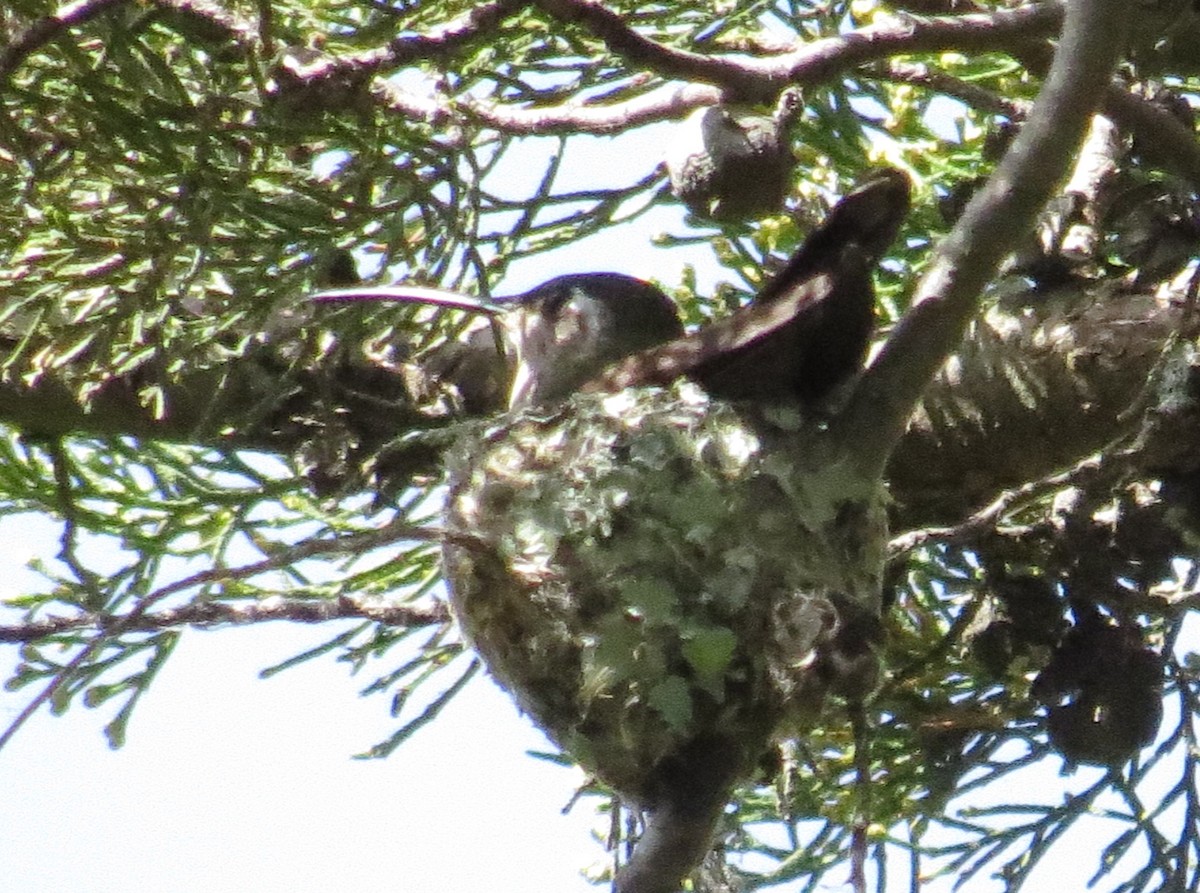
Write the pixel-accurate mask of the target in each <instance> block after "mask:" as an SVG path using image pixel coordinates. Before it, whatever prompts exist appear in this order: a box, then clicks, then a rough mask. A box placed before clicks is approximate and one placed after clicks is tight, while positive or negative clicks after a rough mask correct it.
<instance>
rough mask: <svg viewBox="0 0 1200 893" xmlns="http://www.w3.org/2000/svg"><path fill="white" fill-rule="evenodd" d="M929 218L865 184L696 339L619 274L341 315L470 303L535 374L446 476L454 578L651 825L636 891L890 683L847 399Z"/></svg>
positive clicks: (503, 656) (410, 292)
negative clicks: (815, 731)
mask: <svg viewBox="0 0 1200 893" xmlns="http://www.w3.org/2000/svg"><path fill="white" fill-rule="evenodd" d="M908 196H909V184H908V180H907V178H906V177H905V176H904V175H903V174H901V173H899V172H897V171H890V170H889V171H885V172H884V173H882V174H881V175H879V176H878V177H876V178H874V179H872V180H870V181H868V182H866V183H865V184H864V185H862V186H860V187H859V188H858V189H856V190H854V191H853V192H852V193H850V194H849V195H847V196H846V197H845V198H844V199H843V200H842V201H841V202H839V203H838V204H837V205H836V206H835V207H834V208H833V209H832V210H831V211H830V213H829V215H828V217H827V218H826V220H825V221H824V222H823V223H822V224H821V225H820V226H818V227H817V228H816V230H814V231H813V233H812V234H811V235H810V236H809V237H808V239H807V241H806V242H805V243H804V245H803V246H802V247H801V248H800V249H799V250H798V251H797V252H796V254H795V255H794V256H793V257H792V258H791V259H790V261H789V262H788V263H787V264H786V266H785V267H784V268H783V269H782V270H781V271H780V272H779V273H778V274H777V275H776V276H775V277H774V278H773V279H772V280H771V281H770V282H769V283H768V284H767V285H766V287H765V288H764V289H763V290H762V292H761V293H760V294H759V295H758V296H757V297H756V298H755V300H754V301H753V302H752V303H750V304H749V305H747V306H746V307H743V308H741V309H740V310H738V311H736V312H734V313H733V314H731V315H730V316H728V317H726V318H725V319H722V320H719V321H717V322H713V323H711V324H709V325H707V326H705V327H703V328H701V329H699V330H698V331H696V332H693V333H687V334H685V333H684V332H683V330H682V328H681V326H680V323H679V320H678V315H677V313H676V311H675V307H674V305H673V304H672V302H671V301H670V300H669V299H668V298H667V297H666V296H665V295H663V294H662V293H661V292H660V291H658V290H657V289H655V288H654V287H652V286H650V285H648V284H647V283H644V282H641V281H639V280H636V279H632V278H630V277H626V276H620V275H617V274H583V275H575V276H561V277H558V278H556V279H552V280H550V281H549V282H547V283H545V284H543V285H541V286H538V287H537V288H535V289H533V290H531V291H529V292H526V293H524V294H522V295H518V296H515V297H513V298H509V299H504V300H501V301H498V302H495V303H488V302H480V301H476V300H474V299H469V298H465V297H464V296H461V295H450V294H447V293H445V292H440V291H436V290H425V289H411V288H405V287H397V288H391V289H370V288H367V289H361V288H360V289H348V290H339V291H333V292H326V293H323V294H322V295H320V296H319V297H321V298H322V299H325V300H347V299H398V300H416V301H421V302H434V303H443V304H451V305H453V306H470V307H471V308H473V309H476V310H479V311H481V312H485V313H488V314H490V315H491V316H493V317H494V318H495V320H496V323H497V325H498V328H499V333H500V339H499V340H500V341H502V342H503V343H504V345H505V349H506V350H508V351H510V352H511V354H512V355H513V356H514V357H515V366H516V371H515V374H514V377H513V386H512V391H511V399H510V411H509V412H508V413H506V414H504V415H502V416H499V417H497V418H494V419H490V420H488V421H487V422H483V423H480V424H479V425H478V426H477V427H476V428H475V429H474V430H473V431H472V432H471V433H470V434H467V435H465V436H464V437H462V438H461V440H460V442H459V443H458V444H457V446H456V447H455V448H454V449H452V450H451V452H450V454H449V455H448V457H447V476H448V499H447V508H446V526H447V529H448V530H449V531H450V532H451V533H452V534H453V536H451V537H450V538H449V539H448V542H447V545H446V547H445V552H444V557H445V574H446V577H447V580H448V582H449V584H450V592H451V600H452V604H453V607H454V610H455V613H456V616H457V618H458V620H459V622H460V624H461V626H462V629H463V631H464V633H465V634H466V636H467V637H468V639H469V640H470V641H471V643H472V645H473V646H474V647H475V649H476V650H477V651H478V652H479V653H480V655H482V657H483V659H484V661H485V662H486V663H487V665H488V667H489V669H490V670H491V672H492V674H493V675H494V676H495V678H496V679H497V680H498V681H499V682H500V684H501V685H503V686H504V687H505V688H506V689H507V690H508V691H509V692H510V693H511V694H512V696H513V697H514V698H515V700H516V701H517V703H518V704H519V705H520V707H521V708H522V709H523V710H524V711H525V712H527V713H529V714H530V715H531V716H532V717H533V718H534V720H535V721H536V722H537V723H538V724H539V726H541V728H542V729H543V730H544V731H545V732H546V733H547V734H548V735H549V736H550V737H551V738H552V739H553V740H554V741H555V742H557V743H558V744H559V745H560V746H561V747H563V749H564V750H566V751H567V752H568V753H570V754H571V755H572V756H573V757H574V758H575V759H576V760H578V761H579V763H580V764H581V765H583V766H584V767H585V768H587V769H588V770H589V771H591V772H593V773H594V774H595V775H596V776H597V777H598V778H600V779H601V780H603V781H604V782H606V783H607V784H609V785H610V786H611V787H612V788H613V789H614V790H616V791H617V792H618V793H619V794H620V795H621V796H622V798H624V799H625V800H626V801H628V802H630V803H632V804H634V805H635V806H636V807H637V808H639V809H640V810H641V811H642V812H643V813H644V815H645V816H646V829H645V832H644V833H643V835H642V837H641V839H640V840H639V842H638V844H637V846H636V848H635V850H634V854H633V856H632V858H631V859H630V861H629V862H628V864H626V865H625V866H624V867H623V868H622V869H621V870H620V871H619V872H618V874H617V877H616V889H617V890H618V891H619V893H673V891H676V890H678V889H679V887H680V885H681V883H682V881H683V880H684V879H685V878H686V877H687V875H688V874H689V873H690V872H691V871H692V870H693V869H694V868H695V867H696V865H697V864H698V863H699V862H700V861H701V860H702V859H703V857H704V855H705V853H706V852H707V851H708V849H709V847H710V845H711V843H712V837H713V834H714V830H715V828H716V826H717V824H718V821H719V818H720V815H721V813H722V811H723V809H724V807H725V804H726V802H727V800H728V798H729V796H730V793H731V791H732V789H733V787H734V786H735V785H736V784H737V783H738V782H739V781H742V780H744V779H745V778H747V777H748V776H749V775H750V774H752V772H753V768H754V766H755V763H756V761H757V759H758V758H759V756H760V755H761V754H762V753H763V752H764V750H765V749H766V747H767V746H768V745H769V743H770V741H771V739H772V738H773V736H776V735H779V734H788V733H789V732H790V733H795V732H797V731H801V730H802V729H803V726H804V723H805V722H811V721H812V718H813V717H814V716H815V715H816V714H817V712H818V711H819V710H820V707H821V704H822V702H823V700H824V698H825V696H826V694H827V693H828V692H834V693H837V694H840V695H842V696H845V697H847V698H851V699H855V698H861V697H863V696H864V695H865V694H866V693H868V692H869V690H870V689H871V688H872V687H873V685H874V682H875V674H876V672H877V667H876V660H875V657H874V650H873V646H874V644H875V639H876V638H877V632H876V631H877V628H878V623H877V621H878V614H879V598H880V588H881V580H882V567H883V558H884V549H885V545H886V541H887V529H886V518H885V499H884V492H883V487H882V483H881V482H880V481H879V480H878V479H876V478H871V479H863V478H862V477H861V476H859V475H858V474H857V473H856V472H855V471H854V470H853V468H854V466H853V463H852V462H850V461H848V458H847V457H848V456H850V451H851V446H850V445H848V444H846V443H845V442H844V441H843V439H840V438H839V437H838V436H837V435H836V431H835V430H834V429H835V427H836V426H831V425H830V419H831V417H832V416H831V415H830V413H831V412H832V413H834V414H836V408H835V407H832V406H831V403H832V402H836V401H831V396H832V395H833V394H834V393H835V392H836V391H838V390H839V389H840V388H841V387H842V386H843V385H846V384H847V383H848V382H850V381H852V380H853V378H854V376H855V374H856V372H857V371H858V370H859V369H860V368H861V365H862V363H863V360H864V357H865V355H866V351H867V348H868V345H869V342H870V339H871V332H872V319H873V303H874V293H873V288H872V278H871V277H872V272H873V270H874V267H875V265H876V264H877V263H878V261H879V259H880V257H881V256H882V254H883V252H884V251H885V250H886V248H887V247H888V245H889V244H890V243H891V241H892V240H893V239H894V237H895V234H896V231H897V229H898V228H899V225H900V223H901V221H902V220H903V217H904V215H905V213H906V211H907V208H908Z"/></svg>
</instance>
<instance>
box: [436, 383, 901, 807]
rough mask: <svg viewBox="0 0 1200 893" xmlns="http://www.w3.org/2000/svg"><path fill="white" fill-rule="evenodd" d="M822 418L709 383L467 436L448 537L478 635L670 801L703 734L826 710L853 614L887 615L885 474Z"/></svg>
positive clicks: (606, 768)
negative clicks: (672, 784)
mask: <svg viewBox="0 0 1200 893" xmlns="http://www.w3.org/2000/svg"><path fill="white" fill-rule="evenodd" d="M822 438H825V439H826V440H827V439H828V437H827V435H825V434H824V433H823V430H822V426H821V425H819V424H816V423H813V422H805V421H804V420H803V419H802V418H801V417H799V416H798V415H797V414H796V413H795V412H794V411H787V412H779V411H777V410H772V411H764V410H762V409H754V408H744V407H740V408H735V407H733V406H731V405H728V404H723V403H718V402H714V401H710V400H709V399H708V398H707V397H706V396H705V395H704V394H703V393H702V392H701V391H699V390H698V389H697V388H695V387H693V386H691V385H688V384H686V383H682V384H679V385H676V386H675V387H673V388H670V389H666V390H660V389H632V390H628V391H624V392H621V393H619V394H612V395H579V396H576V397H573V398H572V399H571V400H570V401H569V402H567V403H566V404H564V405H563V406H562V407H560V408H559V409H558V410H556V411H554V412H552V413H547V412H545V411H542V412H536V411H527V412H523V413H518V414H515V415H513V416H509V417H506V418H505V419H503V420H502V421H501V422H500V423H499V424H498V425H494V426H492V427H490V428H488V429H486V430H483V431H480V432H478V433H476V434H475V435H474V436H470V437H467V438H464V440H463V442H462V443H460V445H459V446H458V447H457V448H456V450H455V452H454V454H453V456H452V459H451V463H450V494H449V502H448V510H447V513H448V525H449V527H450V529H451V530H452V531H453V532H454V533H455V534H458V535H459V536H460V537H461V536H466V537H469V538H471V539H472V540H473V541H474V542H475V543H477V545H476V546H474V547H471V548H465V547H463V546H461V545H451V546H449V547H448V548H447V554H446V558H447V576H448V578H449V580H450V584H451V592H452V600H453V605H454V608H455V611H456V613H457V615H458V617H459V620H460V622H461V624H462V627H463V629H464V630H465V632H466V634H467V636H468V637H469V638H470V640H471V641H472V643H473V644H474V645H475V647H476V648H477V650H478V651H479V652H480V653H481V654H482V656H483V657H484V659H485V660H486V662H487V664H488V666H489V667H490V669H491V671H492V673H493V674H494V675H495V676H496V678H497V679H498V680H499V681H500V683H501V684H502V685H504V686H505V687H506V688H507V689H508V690H509V691H510V692H511V693H512V694H513V696H514V697H515V698H516V700H517V701H518V703H519V704H520V706H521V707H522V708H523V709H524V710H526V711H528V712H529V713H530V714H531V715H532V716H533V717H534V719H535V720H536V721H537V722H538V723H539V725H541V726H542V728H543V729H544V730H545V731H546V732H547V734H548V735H549V736H550V737H551V738H552V739H554V740H555V741H556V742H557V743H558V744H559V745H560V746H562V747H563V748H564V749H565V750H567V751H568V752H570V753H571V754H572V755H573V756H574V757H575V758H576V759H577V760H579V761H580V763H581V764H582V765H584V766H585V767H587V768H588V769H590V770H591V771H593V772H595V773H596V774H597V776H599V777H600V778H602V779H603V780H604V781H606V782H608V783H609V784H611V785H612V786H613V787H614V788H616V789H617V790H619V791H621V792H622V793H623V794H625V795H627V796H630V797H632V798H634V799H636V800H639V801H640V802H642V803H644V804H647V805H652V804H653V802H654V800H655V798H656V796H657V786H658V785H659V784H660V783H661V778H660V776H661V773H662V771H663V770H662V767H663V766H664V765H666V764H668V763H669V762H670V761H671V759H672V758H673V757H676V756H677V755H678V754H680V753H682V752H683V751H684V750H685V749H686V748H687V747H688V745H689V744H692V743H694V742H697V741H700V740H708V739H711V738H713V737H720V738H722V739H724V740H730V741H736V742H739V747H741V748H742V749H743V750H744V754H743V758H744V762H745V764H746V765H747V766H748V765H749V764H750V762H751V761H753V760H754V759H755V758H756V757H757V756H758V754H759V753H760V752H761V750H762V748H763V747H764V746H765V744H766V742H767V739H768V738H769V737H770V736H771V734H773V732H774V731H775V729H776V728H777V727H778V726H779V725H780V724H781V723H782V722H783V721H784V720H786V719H788V718H789V716H794V715H796V714H797V713H798V712H804V713H807V714H811V713H812V711H813V710H814V709H817V708H819V706H820V702H821V700H822V699H823V697H824V692H825V690H826V688H827V687H828V685H829V684H830V683H835V682H836V680H832V679H830V678H829V670H828V667H829V666H832V665H835V664H836V661H834V662H833V664H830V662H829V661H827V660H825V658H826V657H827V655H826V654H825V652H828V651H830V650H831V649H833V648H834V647H835V644H836V641H837V634H838V632H839V630H844V629H845V628H846V625H847V622H848V620H849V619H850V618H847V616H846V614H847V612H848V611H849V612H851V613H854V614H856V615H872V616H873V615H876V614H877V613H878V609H879V608H878V598H879V586H880V577H881V568H882V559H883V548H884V545H885V543H886V528H885V521H884V511H883V505H884V499H883V493H882V489H881V486H880V485H879V484H878V482H872V481H854V480H852V479H847V476H846V473H845V472H844V471H843V470H842V469H843V467H844V466H843V465H842V464H841V463H839V462H838V460H837V454H836V453H834V454H833V455H832V456H831V457H830V456H826V457H824V458H822V459H817V458H815V457H818V456H821V455H822V454H823V452H827V451H828V450H827V447H828V444H826V443H824V442H823V441H822Z"/></svg>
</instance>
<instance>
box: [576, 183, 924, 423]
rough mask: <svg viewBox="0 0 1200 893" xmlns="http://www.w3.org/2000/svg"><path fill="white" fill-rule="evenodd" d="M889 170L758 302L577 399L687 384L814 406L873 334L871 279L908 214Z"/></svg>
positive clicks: (832, 218) (901, 188)
mask: <svg viewBox="0 0 1200 893" xmlns="http://www.w3.org/2000/svg"><path fill="white" fill-rule="evenodd" d="M908 203H909V182H908V178H907V177H906V176H905V175H904V174H903V173H901V172H900V171H896V170H888V171H886V172H885V173H883V174H882V175H880V176H879V177H876V178H874V179H872V180H870V181H869V182H867V183H865V184H864V185H862V186H860V187H859V188H857V189H856V190H854V191H853V192H851V193H850V194H849V195H847V196H846V197H845V198H844V199H842V201H840V202H839V203H838V204H837V205H836V206H834V208H833V210H831V211H830V213H829V215H828V217H826V219H825V220H824V222H822V224H821V225H820V226H819V227H818V228H817V229H816V230H814V231H813V232H812V233H811V234H810V235H809V237H808V238H807V239H806V240H805V242H804V244H803V245H801V246H800V248H799V249H798V250H797V251H796V253H795V254H794V255H793V256H792V257H791V259H790V260H789V261H788V263H787V265H786V266H785V267H784V268H783V270H781V271H780V272H779V274H778V275H776V276H775V277H774V278H773V279H772V280H771V281H770V282H768V283H767V284H766V286H764V287H763V290H762V291H761V292H760V293H759V294H758V296H757V297H756V298H755V300H754V301H753V302H752V303H750V304H747V305H746V306H745V307H742V308H741V309H739V310H737V311H735V312H734V313H733V314H731V315H730V316H728V317H726V318H725V319H722V320H718V321H717V322H714V323H711V324H709V325H707V326H705V327H703V328H702V329H700V330H698V331H696V332H693V333H692V334H689V335H685V336H683V337H680V338H676V339H674V340H672V341H669V342H667V343H665V344H662V345H659V346H657V347H653V348H650V349H649V350H644V351H641V352H639V353H636V354H633V355H632V356H629V357H626V358H625V359H624V360H621V361H619V362H617V363H615V364H614V365H612V366H610V367H608V369H606V370H605V371H604V372H603V373H602V374H601V375H599V376H597V377H596V378H594V379H592V380H591V381H590V382H589V383H588V384H587V385H585V386H584V388H583V389H584V390H588V391H609V390H621V389H623V388H628V387H636V386H642V385H667V384H670V383H671V382H672V381H674V380H675V379H677V378H681V377H686V378H690V379H692V380H693V381H695V382H697V383H698V384H699V385H700V386H701V387H703V388H704V389H705V390H706V391H707V392H708V393H709V394H711V395H712V396H714V397H718V398H721V399H725V400H764V399H794V398H799V399H800V400H802V401H804V402H806V403H815V402H817V401H819V400H820V399H821V398H823V397H825V396H826V395H827V394H828V393H829V392H830V391H831V390H832V389H833V388H834V387H836V386H837V385H838V384H840V383H842V382H843V381H845V380H846V379H848V378H849V377H850V376H851V375H853V374H854V373H855V372H857V371H858V370H859V369H860V368H861V366H862V363H863V360H864V359H865V358H866V352H867V348H868V347H869V345H870V341H871V333H872V330H873V328H874V304H875V292H874V288H873V285H872V280H871V274H872V271H873V270H874V268H875V265H876V264H877V263H878V261H879V258H880V257H881V256H882V254H883V252H884V251H885V250H886V249H887V247H888V245H890V244H891V242H892V240H893V239H894V238H895V235H896V232H897V230H898V229H899V227H900V223H901V222H902V221H903V219H904V216H905V214H906V213H907V211H908Z"/></svg>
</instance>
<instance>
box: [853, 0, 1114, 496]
mask: <svg viewBox="0 0 1200 893" xmlns="http://www.w3.org/2000/svg"><path fill="white" fill-rule="evenodd" d="M1127 22H1128V10H1127V8H1126V6H1125V4H1123V3H1122V2H1121V0H1073V2H1071V3H1070V4H1069V5H1068V7H1067V16H1066V20H1065V22H1064V25H1063V33H1062V37H1061V40H1060V42H1059V47H1058V51H1057V52H1056V53H1055V56H1054V62H1053V64H1052V65H1051V68H1050V73H1049V75H1048V77H1047V79H1046V83H1045V86H1044V87H1043V88H1042V92H1041V93H1040V94H1039V96H1038V98H1037V101H1036V102H1035V103H1034V107H1033V109H1032V110H1031V111H1030V114H1029V117H1028V118H1027V120H1026V122H1025V125H1024V127H1022V128H1021V131H1020V133H1018V135H1017V137H1016V139H1015V140H1014V141H1013V144H1012V146H1011V147H1010V148H1009V150H1008V152H1007V153H1006V154H1005V156H1004V158H1003V159H1001V161H1000V164H999V166H998V167H997V169H996V171H995V173H994V174H993V175H992V176H991V177H990V178H989V179H988V182H987V184H986V185H985V186H984V187H983V188H982V189H981V190H980V191H979V192H978V193H976V195H975V196H974V197H973V198H972V200H971V202H970V203H969V204H968V205H967V208H966V211H965V212H964V213H963V215H962V217H961V218H960V219H959V221H958V223H957V224H956V225H955V227H954V229H953V230H952V231H951V232H950V234H949V235H948V236H947V237H946V239H945V241H943V242H942V244H941V245H939V246H938V249H937V250H936V251H935V253H934V256H933V258H932V261H931V263H930V267H929V270H928V272H927V273H926V274H925V276H924V277H923V278H922V280H921V282H920V283H918V285H917V291H916V295H915V298H914V301H913V305H914V306H913V309H912V310H910V311H909V312H908V313H907V314H906V315H905V316H904V318H903V319H902V320H901V321H900V323H899V324H898V325H897V327H896V329H895V331H894V332H893V333H892V335H891V337H890V338H889V339H888V340H887V342H886V343H885V344H884V346H883V349H882V351H881V352H880V354H879V356H878V357H877V358H876V360H875V362H874V363H872V365H871V367H870V369H868V370H867V372H866V374H865V375H864V376H863V379H862V381H861V383H860V387H859V388H858V389H857V390H856V392H855V394H854V396H853V397H852V400H851V403H850V405H849V406H848V407H847V409H846V412H845V413H844V415H843V416H842V417H841V419H840V424H842V425H845V426H846V428H847V431H846V433H845V440H844V441H843V442H846V443H850V442H853V443H855V444H856V457H855V461H856V462H858V463H859V464H860V467H861V469H862V470H863V472H864V473H865V474H868V475H876V474H880V473H882V471H883V466H884V464H885V463H886V461H887V457H888V454H889V453H890V452H891V449H892V447H893V446H894V445H895V443H896V442H897V441H898V440H899V439H900V436H901V434H902V433H903V431H904V428H905V426H906V425H907V423H908V420H909V418H910V417H911V415H912V411H913V408H914V407H915V406H916V404H917V401H918V400H919V399H920V397H921V393H922V392H923V391H924V390H925V388H926V387H927V385H928V384H929V381H930V380H931V379H932V378H933V376H934V374H935V373H936V372H937V370H938V369H939V367H941V366H942V364H943V363H944V362H945V361H946V358H947V357H949V356H950V354H951V353H952V352H953V351H954V350H955V349H956V348H957V347H958V345H959V343H960V342H961V340H962V337H963V333H964V331H965V330H966V327H967V323H968V322H969V321H970V319H971V318H972V317H973V316H974V315H975V313H976V310H977V308H978V304H979V296H980V294H981V293H982V291H983V288H984V286H985V285H986V284H987V282H988V281H989V280H990V279H991V278H992V276H993V275H994V274H995V272H996V270H997V268H998V267H999V264H1000V261H1001V260H1002V259H1003V258H1004V256H1005V255H1006V254H1007V253H1008V252H1009V251H1010V250H1011V249H1012V247H1013V246H1014V245H1016V244H1017V242H1018V240H1019V239H1021V238H1022V237H1023V236H1024V235H1025V234H1026V233H1027V232H1028V231H1029V230H1030V229H1032V227H1033V222H1034V219H1035V217H1036V216H1037V214H1038V212H1039V211H1041V209H1042V207H1043V205H1044V204H1045V202H1046V200H1047V198H1049V196H1050V195H1051V193H1052V191H1053V190H1054V188H1055V187H1056V186H1057V185H1058V184H1059V182H1060V181H1061V180H1062V178H1063V177H1064V175H1065V174H1066V171H1067V169H1068V165H1069V164H1070V161H1071V158H1072V156H1073V155H1074V153H1075V152H1076V150H1077V149H1078V148H1079V146H1080V144H1081V143H1082V142H1083V138H1084V135H1085V133H1086V132H1087V127H1088V125H1089V123H1090V121H1091V117H1092V114H1093V112H1094V111H1095V110H1096V108H1097V107H1098V106H1099V104H1100V101H1101V99H1102V97H1103V96H1104V95H1105V91H1106V90H1107V88H1108V85H1109V78H1110V77H1111V74H1112V70H1113V68H1114V66H1115V65H1116V61H1117V57H1118V54H1119V52H1120V49H1121V48H1122V47H1123V46H1124V42H1123V35H1124V34H1125V31H1126V27H1127ZM868 432H869V433H868Z"/></svg>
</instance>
